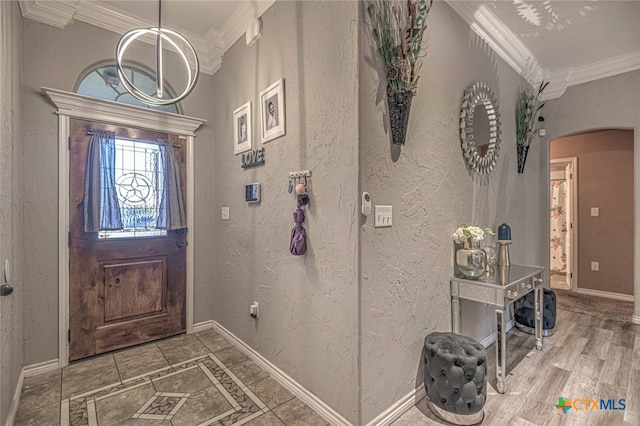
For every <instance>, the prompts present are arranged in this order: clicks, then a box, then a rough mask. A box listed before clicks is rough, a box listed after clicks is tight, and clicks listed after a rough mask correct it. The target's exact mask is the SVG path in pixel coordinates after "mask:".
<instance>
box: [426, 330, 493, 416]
mask: <svg viewBox="0 0 640 426" xmlns="http://www.w3.org/2000/svg"><path fill="white" fill-rule="evenodd" d="M424 354H425V355H424V360H425V367H424V386H425V389H426V391H427V396H428V397H429V408H430V409H431V411H433V413H434V414H435V415H437V416H438V417H440V418H442V419H443V420H446V421H448V422H450V423H454V424H458V425H471V424H475V423H479V422H481V421H482V419H483V417H484V412H483V410H482V407H484V402H485V399H486V395H487V375H486V373H487V353H486V351H485V349H484V347H483V346H482V345H481V344H480V343H478V342H476V341H475V340H473V339H472V338H470V337H467V336H461V335H459V334H455V333H431V334H429V335H428V336H427V337H426V338H425V339H424Z"/></svg>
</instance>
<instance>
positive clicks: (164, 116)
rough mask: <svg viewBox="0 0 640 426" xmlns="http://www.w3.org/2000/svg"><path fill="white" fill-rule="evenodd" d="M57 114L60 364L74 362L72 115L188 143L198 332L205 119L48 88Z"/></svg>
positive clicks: (189, 323)
mask: <svg viewBox="0 0 640 426" xmlns="http://www.w3.org/2000/svg"><path fill="white" fill-rule="evenodd" d="M42 93H43V94H45V95H46V96H48V97H49V99H51V101H52V102H53V103H54V104H55V106H56V107H57V109H58V110H57V113H58V143H59V155H58V188H59V194H58V265H59V273H58V282H59V298H58V305H59V318H58V364H59V367H60V368H62V367H66V366H67V365H68V364H69V342H68V339H67V335H68V334H67V333H68V330H69V245H68V241H67V235H68V234H69V155H68V152H69V150H68V147H69V142H68V140H69V136H70V135H69V123H70V119H71V118H80V119H85V120H93V121H99V122H103V123H109V124H116V125H121V126H130V127H136V128H140V129H147V130H153V131H159V132H166V133H173V134H177V135H179V136H180V137H181V138H184V139H185V140H186V142H187V145H186V146H187V151H186V171H187V229H188V230H189V232H187V289H186V290H187V291H186V299H187V300H186V328H187V330H186V331H187V333H192V332H193V247H194V244H193V241H191V240H192V238H193V224H194V218H195V216H194V205H195V203H194V196H195V194H194V179H195V175H194V170H193V164H194V152H193V151H194V141H195V131H196V130H197V129H198V128H199V127H200V126H201V125H202V123H204V122H205V121H206V120H203V119H200V118H194V117H188V116H184V115H178V114H173V113H168V112H163V111H156V110H152V109H149V108H143V107H138V106H133V105H127V104H121V103H118V102H113V101H107V100H104V99H97V98H93V97H91V96H83V95H78V94H77V93H71V92H65V91H63V90H57V89H50V88H46V87H43V88H42Z"/></svg>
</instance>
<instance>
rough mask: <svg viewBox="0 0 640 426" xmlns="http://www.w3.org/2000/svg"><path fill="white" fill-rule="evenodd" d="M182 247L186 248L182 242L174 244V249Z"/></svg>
mask: <svg viewBox="0 0 640 426" xmlns="http://www.w3.org/2000/svg"><path fill="white" fill-rule="evenodd" d="M184 246H186V244H185V242H184V241H180V242H179V243H177V244H176V247H178V248H182V247H184Z"/></svg>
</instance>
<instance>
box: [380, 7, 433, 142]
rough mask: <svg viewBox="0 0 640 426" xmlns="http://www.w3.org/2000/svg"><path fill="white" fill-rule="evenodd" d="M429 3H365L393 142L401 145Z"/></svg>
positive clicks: (417, 71) (421, 53) (416, 84)
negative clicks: (383, 76) (383, 74)
mask: <svg viewBox="0 0 640 426" xmlns="http://www.w3.org/2000/svg"><path fill="white" fill-rule="evenodd" d="M432 1H433V0H368V2H367V11H368V12H369V17H370V19H371V24H372V27H373V35H374V36H375V38H376V39H377V41H378V46H379V51H380V54H381V55H382V58H383V60H384V65H385V72H386V76H387V81H386V85H387V105H388V107H389V121H390V124H391V138H392V141H393V143H395V144H399V145H404V141H405V136H406V133H407V124H408V122H409V111H410V109H411V101H412V99H413V96H414V95H415V94H416V92H417V89H418V80H419V79H420V76H419V75H418V73H419V71H420V66H421V65H422V58H423V57H424V56H425V52H424V51H425V50H426V48H425V46H424V45H423V36H424V31H425V30H426V28H427V15H428V14H429V10H430V9H431V4H432Z"/></svg>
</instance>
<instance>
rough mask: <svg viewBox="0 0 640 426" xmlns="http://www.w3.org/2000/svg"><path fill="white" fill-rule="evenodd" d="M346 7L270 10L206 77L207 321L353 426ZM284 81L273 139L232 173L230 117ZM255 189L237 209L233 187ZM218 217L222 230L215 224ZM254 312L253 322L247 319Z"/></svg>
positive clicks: (300, 5)
mask: <svg viewBox="0 0 640 426" xmlns="http://www.w3.org/2000/svg"><path fill="white" fill-rule="evenodd" d="M356 12H357V3H356V2H295V3H293V2H276V3H275V4H274V5H273V6H272V7H271V8H270V9H269V10H268V11H267V12H266V13H265V14H264V16H263V22H264V35H263V36H262V38H261V39H260V40H259V41H258V42H257V44H256V45H255V46H253V47H247V46H246V44H245V43H244V39H241V40H240V41H238V42H237V43H236V44H235V45H234V46H233V47H232V48H231V49H230V50H229V51H228V52H227V53H226V54H225V56H224V59H223V65H222V69H221V70H220V71H218V73H217V74H216V75H215V76H214V78H213V80H214V87H213V93H214V121H213V127H214V129H215V130H214V139H215V152H214V153H215V164H214V169H215V179H214V191H215V208H214V210H213V212H212V213H211V214H212V215H213V216H214V221H215V229H216V235H215V251H214V253H213V255H212V260H213V262H215V276H214V283H215V287H214V292H213V299H214V311H213V312H214V319H215V320H216V321H217V322H219V323H220V324H222V325H223V326H224V327H226V328H227V329H229V330H230V331H231V332H233V333H234V334H235V335H236V336H238V337H239V338H241V339H242V340H243V341H244V342H246V343H247V344H248V345H250V346H251V347H252V348H254V349H255V350H257V351H258V352H259V353H260V354H261V355H263V356H264V357H266V358H267V359H268V360H269V361H271V362H273V363H274V364H275V365H277V366H278V367H279V368H281V369H282V370H284V371H285V372H286V373H287V374H289V375H290V376H291V377H292V378H294V379H295V380H296V381H298V382H299V383H300V384H302V385H303V386H305V387H306V388H307V389H309V390H310V391H311V392H313V393H314V394H316V395H317V396H318V397H320V398H321V399H322V400H323V401H325V402H326V403H327V404H329V405H330V406H331V407H333V408H334V409H335V410H337V411H338V412H339V413H341V414H342V415H343V416H345V417H346V418H347V419H349V420H350V421H351V422H353V423H356V424H357V423H358V419H357V405H358V402H357V401H358V388H357V386H358V381H357V374H358V373H357V371H358V370H357V369H358V361H357V350H358V343H357V342H358V340H357V339H358V337H357V334H358V301H357V297H358V277H357V261H356V256H357V245H358V242H357V240H358V229H357V228H358V225H357V214H356V209H357V207H358V164H357V163H358V133H357V132H358V123H357V119H356V115H355V114H356V111H355V107H356V106H357V104H356V103H355V99H356V98H357V77H358V73H357V66H358V64H357V61H358V57H357V23H356V22H355V18H356V14H357V13H356ZM281 77H283V78H284V79H285V92H286V93H285V97H286V114H287V115H286V124H287V134H286V135H285V136H284V137H281V138H279V139H276V140H273V141H271V142H268V143H266V144H264V148H265V158H266V164H265V165H264V166H259V167H256V168H252V169H247V170H243V169H241V168H240V155H234V154H233V150H232V147H233V142H232V140H233V134H232V111H233V110H234V109H235V108H237V107H239V106H240V105H242V104H244V103H245V102H247V101H249V100H250V101H252V102H253V135H254V144H253V146H254V149H255V148H258V147H260V146H261V143H260V139H259V134H260V133H259V131H258V129H259V107H258V103H257V102H258V99H259V92H260V91H261V90H262V89H264V88H266V87H267V86H269V85H270V84H271V83H273V82H274V81H276V80H278V79H279V78H281ZM303 169H309V170H311V171H312V173H313V177H312V178H311V180H310V184H311V204H310V206H309V208H307V209H306V210H305V214H306V220H305V223H304V226H305V228H306V230H307V235H308V251H307V254H306V255H304V256H292V255H291V254H289V238H290V233H291V228H292V227H293V225H294V223H293V217H292V213H293V211H294V210H295V208H296V204H295V200H294V196H293V195H292V194H288V193H287V183H288V173H289V171H295V170H303ZM251 182H260V183H261V184H262V202H261V203H260V204H247V203H245V201H244V185H245V184H247V183H251ZM222 206H229V207H230V213H231V219H230V220H228V221H223V220H221V219H220V208H221V207H222ZM254 300H255V301H258V302H259V303H260V304H261V317H260V319H259V321H254V320H253V319H251V318H250V317H249V315H248V310H249V304H250V303H251V302H253V301H254Z"/></svg>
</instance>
